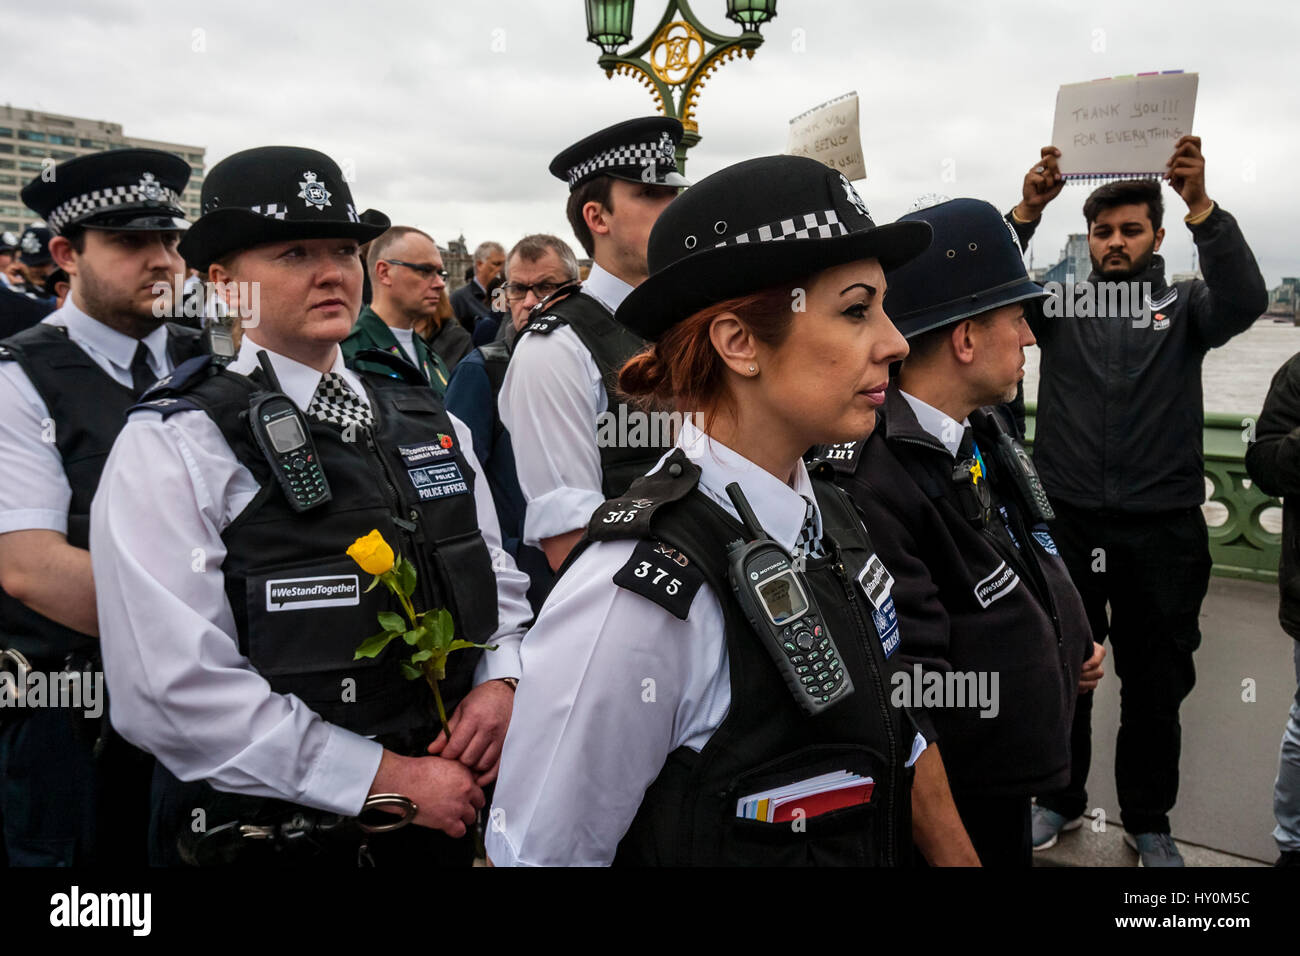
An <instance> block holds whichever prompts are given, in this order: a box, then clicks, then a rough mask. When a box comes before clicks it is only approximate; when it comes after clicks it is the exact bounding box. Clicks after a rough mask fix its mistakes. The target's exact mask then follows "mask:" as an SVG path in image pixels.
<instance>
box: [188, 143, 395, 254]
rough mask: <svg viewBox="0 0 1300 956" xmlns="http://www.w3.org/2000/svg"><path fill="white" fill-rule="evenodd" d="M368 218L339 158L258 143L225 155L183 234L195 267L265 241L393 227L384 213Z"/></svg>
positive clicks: (361, 238)
mask: <svg viewBox="0 0 1300 956" xmlns="http://www.w3.org/2000/svg"><path fill="white" fill-rule="evenodd" d="M371 218H372V219H373V220H374V221H373V222H363V221H362V219H361V216H360V215H359V214H358V212H357V208H356V205H355V204H354V203H353V201H352V190H351V189H349V188H348V184H347V180H345V179H344V178H343V172H342V171H341V170H340V169H339V167H338V164H337V163H335V162H334V160H332V159H330V158H329V157H328V156H326V155H325V154H324V153H322V152H319V151H317V150H314V149H304V148H302V147H299V146H259V147H257V148H255V149H246V150H244V151H243V152H240V153H235V154H234V155H233V156H227V157H226V158H225V159H223V160H222V161H221V162H219V163H217V165H215V166H213V167H212V169H211V171H210V172H209V173H208V177H207V179H205V180H204V181H203V215H202V216H200V217H199V219H198V220H197V221H196V222H195V223H194V225H192V226H191V227H190V229H189V231H188V232H186V233H185V235H184V236H183V237H182V238H181V244H180V252H181V255H182V256H184V257H185V261H186V262H187V263H189V264H190V265H191V266H193V267H194V268H196V269H199V270H204V269H207V268H208V266H210V265H211V264H212V263H213V262H215V261H216V260H218V259H220V258H222V257H223V256H226V255H229V254H230V253H232V252H238V251H240V250H242V249H249V248H252V247H253V246H259V245H262V244H263V243H267V242H282V241H284V240H286V239H356V240H357V241H358V242H368V241H369V240H371V239H374V238H375V237H376V236H380V235H382V234H383V233H384V232H386V231H387V230H388V226H389V220H388V217H387V216H385V215H384V214H383V213H376V214H375V215H374V216H372V217H371Z"/></svg>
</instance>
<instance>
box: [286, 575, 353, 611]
mask: <svg viewBox="0 0 1300 956" xmlns="http://www.w3.org/2000/svg"><path fill="white" fill-rule="evenodd" d="M360 603H361V585H360V584H359V583H358V581H357V576H356V575H355V574H328V575H324V576H321V577H314V578H277V579H275V580H273V581H267V582H266V609H267V610H268V611H305V610H307V609H308V608H313V607H351V606H353V605H355V604H360Z"/></svg>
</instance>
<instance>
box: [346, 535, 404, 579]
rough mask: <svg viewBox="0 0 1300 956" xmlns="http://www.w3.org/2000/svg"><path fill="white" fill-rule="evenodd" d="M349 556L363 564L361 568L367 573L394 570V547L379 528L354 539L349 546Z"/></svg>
mask: <svg viewBox="0 0 1300 956" xmlns="http://www.w3.org/2000/svg"><path fill="white" fill-rule="evenodd" d="M348 557H349V558H351V559H352V560H353V561H355V562H356V563H357V564H359V565H361V570H362V571H365V572H366V573H367V574H376V575H378V574H386V573H387V572H389V571H391V570H393V549H392V548H390V547H389V546H388V542H387V541H385V540H384V536H383V535H382V534H380V533H379V531H378V530H375V531H371V532H370V534H368V535H366V536H365V537H364V538H357V540H356V541H353V542H352V547H350V548H348Z"/></svg>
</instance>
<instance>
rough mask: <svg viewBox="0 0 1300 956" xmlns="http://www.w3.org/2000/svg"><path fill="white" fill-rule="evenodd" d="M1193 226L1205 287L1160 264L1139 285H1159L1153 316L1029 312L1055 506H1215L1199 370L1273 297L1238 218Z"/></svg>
mask: <svg viewBox="0 0 1300 956" xmlns="http://www.w3.org/2000/svg"><path fill="white" fill-rule="evenodd" d="M1190 228H1191V231H1192V238H1193V240H1194V241H1195V242H1196V249H1197V252H1198V254H1199V256H1200V263H1201V270H1202V272H1203V273H1204V274H1205V279H1204V280H1200V279H1196V280H1192V281H1188V282H1178V283H1175V284H1174V285H1172V286H1169V285H1168V284H1167V283H1166V281H1165V271H1164V261H1163V260H1162V259H1161V258H1160V257H1159V256H1155V257H1154V258H1153V259H1152V262H1151V266H1150V268H1149V269H1148V270H1147V271H1146V272H1145V273H1144V274H1142V275H1141V276H1138V277H1136V278H1135V279H1134V280H1133V281H1134V282H1137V283H1141V282H1149V283H1151V290H1152V292H1151V299H1150V301H1151V303H1152V304H1153V306H1154V307H1153V308H1152V309H1151V314H1150V315H1149V316H1148V317H1147V318H1146V319H1145V320H1144V319H1143V318H1142V317H1141V314H1140V311H1135V310H1129V311H1130V314H1129V315H1126V316H1119V317H1116V316H1109V317H1104V318H1102V317H1095V316H1094V317H1092V318H1077V317H1076V318H1067V317H1064V316H1061V317H1055V318H1048V317H1042V316H1037V315H1032V316H1031V321H1030V324H1031V326H1032V328H1033V332H1034V336H1035V337H1036V338H1037V339H1038V347H1039V349H1040V351H1041V355H1042V364H1041V366H1040V380H1039V387H1038V418H1037V432H1036V435H1035V438H1034V462H1035V464H1036V465H1037V467H1038V472H1039V474H1040V475H1041V476H1042V480H1043V485H1044V487H1045V488H1046V489H1047V492H1048V494H1049V495H1051V496H1052V497H1053V498H1059V499H1060V500H1062V501H1065V502H1068V503H1069V504H1072V505H1075V506H1076V507H1080V508H1092V509H1101V510H1116V511H1130V512H1150V511H1168V510H1171V509H1175V508H1186V507H1195V506H1197V505H1200V504H1201V503H1202V502H1203V501H1204V500H1205V480H1204V460H1203V454H1202V439H1201V431H1202V428H1203V427H1204V413H1203V408H1202V396H1201V364H1202V361H1203V360H1204V358H1205V353H1206V352H1208V351H1209V350H1210V349H1212V348H1216V347H1218V346H1220V345H1223V344H1224V343H1225V342H1227V341H1228V340H1229V339H1230V338H1232V337H1233V336H1234V335H1237V334H1238V333H1240V332H1243V331H1245V330H1246V329H1247V328H1249V327H1250V326H1251V324H1253V323H1254V321H1255V320H1256V319H1257V318H1259V316H1260V315H1261V314H1262V313H1263V312H1264V310H1265V309H1266V308H1267V307H1268V292H1267V290H1266V289H1265V287H1264V278H1263V276H1261V275H1260V272H1259V267H1258V266H1257V265H1256V264H1255V257H1254V256H1253V255H1252V254H1251V251H1250V247H1249V246H1247V245H1246V240H1245V239H1244V238H1243V237H1242V234H1241V230H1240V229H1239V228H1238V226H1237V221H1236V220H1235V219H1234V218H1233V217H1232V216H1231V215H1229V214H1228V213H1227V212H1225V211H1224V210H1223V209H1221V208H1218V207H1215V209H1214V211H1213V212H1212V213H1210V215H1209V217H1208V218H1207V219H1206V220H1205V221H1204V222H1202V223H1200V224H1199V225H1195V226H1191V227H1190ZM1027 231H1028V230H1025V228H1024V227H1021V234H1022V235H1025V234H1026V232H1027ZM1097 281H1098V278H1097V276H1096V274H1095V273H1094V274H1093V275H1091V276H1089V277H1088V280H1087V282H1088V283H1090V284H1093V283H1096V282H1097ZM1081 285H1082V284H1081ZM1129 301H1130V302H1134V301H1136V302H1138V303H1140V302H1141V301H1142V300H1141V298H1136V299H1134V298H1130V299H1129ZM1139 309H1140V306H1139Z"/></svg>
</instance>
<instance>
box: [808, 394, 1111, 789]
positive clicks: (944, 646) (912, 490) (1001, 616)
mask: <svg viewBox="0 0 1300 956" xmlns="http://www.w3.org/2000/svg"><path fill="white" fill-rule="evenodd" d="M971 417H972V424H973V431H974V436H975V441H976V443H977V445H978V446H979V448H980V451H981V455H982V457H983V460H984V465H985V469H986V473H987V477H988V483H989V484H990V485H991V486H992V489H993V498H992V503H993V505H994V507H995V509H996V506H997V505H999V504H1001V505H1003V506H1004V507H1006V508H1007V516H1008V518H1009V519H1010V520H1009V521H1008V522H1007V524H1008V525H1009V527H1010V540H1008V537H1007V536H1006V534H1005V533H1003V535H1001V536H999V535H998V534H995V533H994V532H995V529H994V526H993V525H990V526H989V527H988V528H981V527H978V526H976V525H975V524H974V523H972V522H971V521H969V520H967V518H965V517H964V515H963V513H962V504H961V502H960V500H959V498H958V496H957V488H956V485H955V484H954V482H953V479H952V475H953V468H954V465H955V464H956V463H955V461H954V459H953V456H952V454H951V453H950V452H949V451H948V449H947V448H946V447H945V446H944V445H943V444H942V443H941V442H940V441H939V440H938V439H936V438H934V437H933V436H932V435H930V434H929V433H928V432H927V431H925V429H924V428H922V427H921V425H920V424H919V423H918V422H917V420H916V415H915V414H914V413H913V412H912V409H911V406H909V405H908V404H907V401H906V399H904V398H903V396H902V394H901V393H900V392H899V391H898V386H897V384H896V383H891V385H890V387H889V391H888V392H887V393H886V396H885V407H884V409H883V414H882V415H881V419H880V420H879V421H878V422H877V424H876V428H875V430H874V431H873V432H872V434H871V436H870V437H869V438H868V439H867V440H866V441H865V443H863V442H859V443H857V444H856V445H851V446H843V445H841V446H830V449H829V450H826V449H824V448H823V449H819V450H818V451H819V452H820V453H822V454H824V455H825V456H826V458H827V459H828V460H829V461H830V463H831V465H832V467H833V468H835V470H836V472H837V479H836V480H837V481H838V482H839V484H840V485H841V486H842V487H844V488H845V490H847V491H848V492H849V494H850V496H851V497H852V498H853V501H854V503H855V504H856V505H857V506H858V508H859V509H861V511H862V515H863V519H864V522H865V524H866V527H867V532H868V533H869V534H870V535H871V541H872V543H873V544H874V545H875V548H876V552H877V554H879V556H880V559H881V561H883V562H884V564H885V566H886V567H887V568H888V569H889V571H890V573H891V574H892V575H893V577H894V586H893V595H894V603H895V606H896V607H897V609H898V617H899V627H898V629H899V635H900V636H901V638H902V643H901V645H900V647H899V656H900V658H901V660H902V665H901V666H902V667H903V668H904V671H905V672H908V671H911V672H913V673H914V671H912V667H913V665H915V664H919V665H920V667H921V671H922V673H923V674H928V673H930V672H938V673H939V674H947V673H948V672H954V671H955V672H960V673H964V674H970V673H972V672H974V673H975V674H976V675H978V674H980V673H983V674H986V675H989V676H988V677H987V678H986V680H988V681H989V682H991V679H992V677H991V675H992V674H994V673H996V674H997V675H998V686H997V694H996V696H995V700H996V701H997V705H998V712H997V714H996V715H995V716H991V717H983V716H981V708H980V707H978V706H966V707H964V708H960V707H953V706H947V707H942V708H938V709H934V708H927V709H925V710H918V711H915V716H916V718H917V720H918V722H920V723H921V724H922V729H923V730H924V731H925V732H926V736H927V737H931V738H934V737H936V736H937V738H938V740H939V747H940V751H941V752H942V754H943V762H944V766H945V768H946V769H947V772H948V778H949V780H950V781H951V782H952V787H953V789H954V790H957V791H964V792H966V793H980V794H985V795H995V794H997V795H1018V796H1024V795H1030V794H1033V793H1037V792H1045V791H1047V790H1051V789H1054V788H1058V787H1061V786H1064V784H1065V783H1066V781H1067V780H1068V778H1069V770H1070V745H1069V742H1070V724H1071V720H1072V716H1073V714H1074V701H1075V695H1076V693H1077V690H1078V682H1079V671H1080V670H1081V668H1082V665H1083V663H1084V661H1086V660H1087V659H1088V657H1089V656H1091V653H1092V636H1091V631H1090V630H1089V627H1088V621H1087V616H1086V614H1085V611H1084V608H1083V601H1082V599H1081V598H1080V597H1079V593H1078V591H1077V590H1076V589H1075V587H1074V585H1073V584H1072V583H1071V581H1070V577H1069V573H1068V571H1067V570H1066V568H1065V564H1064V563H1063V562H1062V561H1061V559H1060V557H1059V556H1058V555H1057V553H1056V545H1055V543H1054V542H1053V541H1052V538H1051V535H1050V534H1049V533H1048V530H1047V527H1046V526H1045V525H1035V524H1033V523H1032V522H1030V521H1027V520H1026V518H1025V516H1024V513H1023V510H1021V509H1017V507H1016V504H1015V500H1014V498H1013V497H1012V495H1010V494H1008V493H1007V489H1008V488H1009V486H1010V482H1009V480H1008V479H1007V477H1006V475H1005V473H1003V472H1000V471H999V470H998V467H999V466H998V462H997V461H996V460H995V456H994V448H995V446H996V441H995V438H994V434H995V433H994V432H993V431H992V429H991V428H987V427H985V426H983V425H982V424H981V423H982V422H986V421H990V420H989V419H985V418H982V417H980V416H976V415H972V416H971ZM1004 424H1005V425H1006V426H1007V428H1008V429H1010V427H1011V422H1010V421H1009V419H1008V420H1006V421H1005V422H1004ZM992 520H993V522H998V521H1001V520H1003V519H1002V518H1001V517H1000V515H999V514H998V512H997V511H996V510H995V511H994V513H993V518H992ZM1017 543H1018V545H1019V546H1018V547H1017ZM1008 569H1010V570H1009V571H1008ZM913 682H914V681H913ZM967 700H968V701H969V697H967ZM948 703H949V704H951V703H952V702H951V701H949V702H948Z"/></svg>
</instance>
